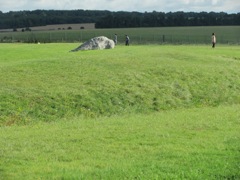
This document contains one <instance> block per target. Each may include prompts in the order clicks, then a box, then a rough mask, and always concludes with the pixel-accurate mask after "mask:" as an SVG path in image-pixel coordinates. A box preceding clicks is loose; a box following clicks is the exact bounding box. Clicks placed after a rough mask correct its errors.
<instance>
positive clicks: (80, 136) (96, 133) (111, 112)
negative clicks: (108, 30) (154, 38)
mask: <svg viewBox="0 0 240 180" xmlns="http://www.w3.org/2000/svg"><path fill="white" fill-rule="evenodd" d="M78 45H79V44H76V43H73V44H2V45H1V46H0V51H1V52H4V53H1V54H0V77H1V79H0V99H1V101H0V179H77V178H81V179H239V178H240V173H239V172H240V166H239V164H240V158H239V157H240V153H239V152H240V146H239V145H240V143H239V142H240V133H239V132H240V112H239V109H240V71H239V68H240V47H239V46H223V45H218V46H217V47H216V48H215V49H212V48H211V45H208V46H205V45H175V46H174V45H147V46H146V45H145V46H143V45H137V46H129V47H125V46H121V45H120V46H117V47H116V48H115V49H113V50H102V51H82V52H74V53H73V52H69V51H70V50H72V49H74V48H76V47H77V46H78Z"/></svg>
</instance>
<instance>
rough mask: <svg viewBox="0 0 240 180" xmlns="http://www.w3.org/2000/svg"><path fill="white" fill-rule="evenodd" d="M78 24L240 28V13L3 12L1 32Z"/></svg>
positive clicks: (116, 26)
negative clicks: (231, 26) (3, 30)
mask: <svg viewBox="0 0 240 180" xmlns="http://www.w3.org/2000/svg"><path fill="white" fill-rule="evenodd" d="M75 23H96V28H128V27H167V26H168V27H169V26H216V25H240V12H239V13H233V14H228V13H225V12H198V13H197V12H182V11H179V12H168V13H164V12H156V11H153V12H143V13H142V12H125V11H118V12H111V11H103V10H34V11H10V12H7V13H3V12H1V11H0V29H9V28H12V29H16V28H26V27H34V26H44V25H52V24H75Z"/></svg>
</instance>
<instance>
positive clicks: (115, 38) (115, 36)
mask: <svg viewBox="0 0 240 180" xmlns="http://www.w3.org/2000/svg"><path fill="white" fill-rule="evenodd" d="M114 43H115V45H117V34H114Z"/></svg>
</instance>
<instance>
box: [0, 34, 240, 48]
mask: <svg viewBox="0 0 240 180" xmlns="http://www.w3.org/2000/svg"><path fill="white" fill-rule="evenodd" d="M102 35H104V36H106V37H108V38H110V39H114V35H113V34H110V33H105V34H102V33H101V34H100V33H96V32H88V33H83V32H76V33H68V32H67V31H65V32H44V33H39V32H29V33H0V42H1V43H14V42H22V43H38V42H40V43H58V42H68V43H72V42H85V41H87V40H89V39H91V38H93V37H96V36H102ZM129 36H130V43H131V44H163V43H167V44H168V43H169V44H209V43H211V36H209V35H178V34H137V35H135V34H130V35H129ZM118 43H119V44H121V43H122V44H124V43H125V35H124V34H122V35H119V36H118ZM217 43H219V44H238V45H239V44H240V38H239V37H238V38H236V37H235V36H234V35H231V34H227V35H220V36H217Z"/></svg>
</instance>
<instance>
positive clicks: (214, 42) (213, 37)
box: [212, 33, 216, 48]
mask: <svg viewBox="0 0 240 180" xmlns="http://www.w3.org/2000/svg"><path fill="white" fill-rule="evenodd" d="M215 44H216V36H215V33H212V48H215Z"/></svg>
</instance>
